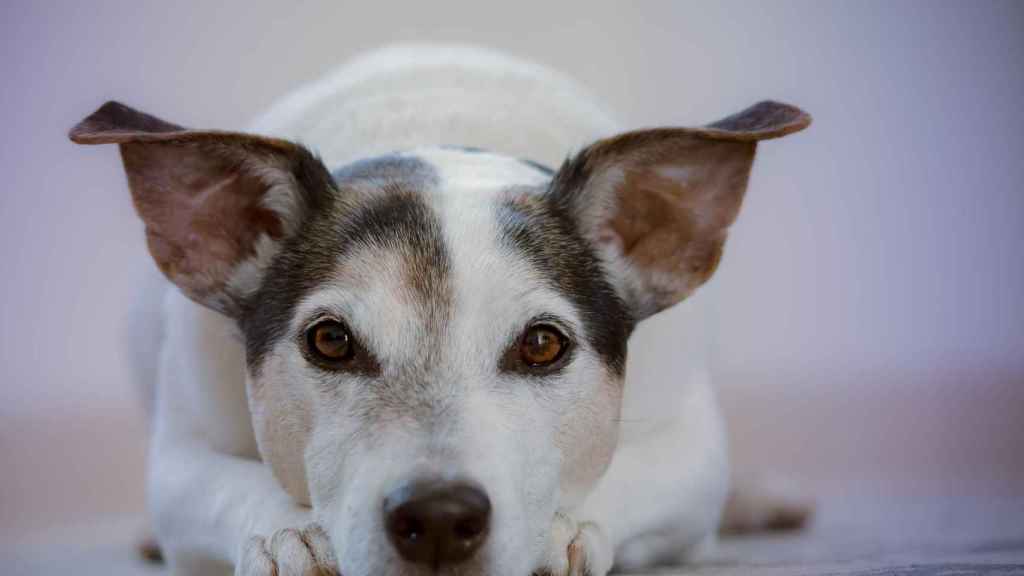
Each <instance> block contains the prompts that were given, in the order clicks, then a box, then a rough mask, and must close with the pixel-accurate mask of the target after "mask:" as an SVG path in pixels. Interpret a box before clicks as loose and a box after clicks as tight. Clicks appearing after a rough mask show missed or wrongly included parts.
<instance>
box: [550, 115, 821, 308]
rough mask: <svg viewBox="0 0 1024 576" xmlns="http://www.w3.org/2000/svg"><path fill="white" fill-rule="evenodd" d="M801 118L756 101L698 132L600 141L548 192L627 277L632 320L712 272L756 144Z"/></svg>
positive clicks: (663, 131) (667, 131)
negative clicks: (620, 265)
mask: <svg viewBox="0 0 1024 576" xmlns="http://www.w3.org/2000/svg"><path fill="white" fill-rule="evenodd" d="M809 123H810V116H808V115H807V114H806V113H804V112H803V111H801V110H800V109H798V108H795V107H793V106H788V105H785V104H779V103H776V102H761V103H759V104H757V105H755V106H752V107H750V108H748V109H747V110H744V111H743V112H740V113H739V114H735V115H733V116H730V117H728V118H725V119H723V120H720V121H718V122H716V123H714V124H711V125H709V126H706V127H702V128H659V129H653V130H640V131H635V132H628V133H625V134H621V135H619V136H616V137H613V138H609V139H606V140H601V141H598V142H596V143H595V144H593V145H592V146H590V147H588V148H586V149H585V150H583V151H582V152H581V153H580V154H579V155H577V156H576V157H575V158H572V159H570V160H569V161H567V162H566V164H565V165H563V166H562V168H561V170H560V171H559V172H558V174H557V175H556V176H555V178H554V180H553V183H552V190H553V192H554V195H555V196H556V197H557V198H559V199H560V202H561V203H562V204H563V205H565V206H568V208H569V210H570V211H571V213H573V214H574V217H575V218H576V220H577V221H578V222H579V223H580V225H581V226H583V228H584V230H583V232H584V234H585V235H586V236H588V237H589V238H591V240H593V241H595V242H596V243H597V244H599V245H605V246H608V245H611V246H613V247H614V250H615V251H617V252H618V257H619V258H621V259H622V260H623V261H624V262H625V264H626V268H627V269H628V272H629V273H630V274H632V275H633V278H631V279H630V280H628V281H626V282H625V283H624V284H622V285H621V286H620V288H621V289H622V290H623V292H624V293H625V295H626V298H627V300H629V304H630V306H631V308H632V311H633V313H634V315H635V316H636V319H638V320H639V319H642V318H644V317H646V316H648V315H650V314H653V313H655V312H657V311H659V310H661V309H663V308H666V307H668V306H671V305H672V304H675V303H676V302H678V301H680V300H682V299H683V298H685V297H686V296H688V295H689V294H690V293H691V292H693V290H695V289H696V288H697V287H699V286H700V285H701V284H703V283H704V282H706V281H707V280H708V279H709V278H710V277H711V275H712V274H713V273H714V271H715V270H716V268H717V267H718V264H719V262H720V260H721V257H722V250H723V247H724V245H725V239H726V233H727V229H728V227H729V226H730V225H731V224H732V223H733V221H734V220H735V219H736V216H737V214H738V213H739V209H740V205H741V204H742V201H743V196H744V193H745V191H746V188H747V181H748V179H749V175H750V168H751V166H752V164H753V160H754V153H755V150H756V145H757V141H758V140H764V139H768V138H777V137H780V136H784V135H786V134H789V133H792V132H796V131H798V130H801V129H803V128H805V127H806V126H807V125H808V124H809Z"/></svg>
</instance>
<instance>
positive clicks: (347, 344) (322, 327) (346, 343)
mask: <svg viewBox="0 0 1024 576" xmlns="http://www.w3.org/2000/svg"><path fill="white" fill-rule="evenodd" d="M306 344H307V346H308V347H309V351H310V353H311V354H313V355H314V356H316V358H317V359H318V360H320V361H322V362H326V363H329V364H334V363H338V362H344V361H346V360H349V359H351V358H352V355H353V352H354V345H353V343H352V335H351V334H349V332H348V329H347V328H345V325H344V324H342V323H341V322H338V321H337V320H322V321H320V322H317V323H316V324H315V325H313V327H312V328H310V329H309V330H307V331H306Z"/></svg>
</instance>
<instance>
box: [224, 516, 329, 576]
mask: <svg viewBox="0 0 1024 576" xmlns="http://www.w3.org/2000/svg"><path fill="white" fill-rule="evenodd" d="M235 576H338V562H337V560H336V559H335V558H334V551H333V550H332V549H331V543H330V541H329V540H328V539H327V535H326V534H324V531H323V530H322V529H321V528H320V526H319V525H317V524H310V525H309V526H307V527H306V528H303V529H298V528H286V529H284V530H278V531H277V532H275V533H274V534H273V535H272V536H270V537H263V536H253V537H251V538H249V540H248V541H247V542H246V543H245V545H244V546H243V548H242V556H241V558H240V559H239V562H238V565H237V566H236V567H235Z"/></svg>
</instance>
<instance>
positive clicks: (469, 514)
mask: <svg viewBox="0 0 1024 576" xmlns="http://www.w3.org/2000/svg"><path fill="white" fill-rule="evenodd" d="M490 520H491V500H490V498H488V497H487V494H486V493H485V492H484V491H483V490H481V489H480V488H478V487H476V486H475V485H473V484H470V483H468V482H439V481H434V482H430V481H417V482H413V483H410V484H407V485H405V486H403V487H401V488H399V489H398V490H395V491H394V492H392V493H391V494H390V495H389V496H388V497H387V498H385V499H384V525H385V527H386V530H387V533H388V539H389V540H390V541H391V544H392V545H393V546H394V547H395V549H396V550H398V553H399V554H400V555H401V556H402V558H404V559H406V560H407V561H409V562H414V563H417V564H423V565H429V566H431V567H432V568H434V569H437V568H439V567H441V566H450V565H453V564H458V563H460V562H463V561H465V560H468V559H469V558H471V557H472V556H473V554H474V553H476V551H477V550H478V549H479V548H480V546H481V545H482V544H483V543H484V541H485V540H486V539H487V533H488V530H489V528H490Z"/></svg>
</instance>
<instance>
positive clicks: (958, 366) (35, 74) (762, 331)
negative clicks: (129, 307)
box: [0, 0, 1024, 522]
mask: <svg viewBox="0 0 1024 576" xmlns="http://www.w3.org/2000/svg"><path fill="white" fill-rule="evenodd" d="M0 22H2V24H0V26H2V27H3V30H2V31H0V32H2V33H0V70H2V75H0V78H2V79H3V80H2V82H0V86H2V87H0V115H2V120H3V121H2V125H0V126H2V130H3V136H2V152H0V168H2V173H3V175H4V178H5V182H6V184H5V190H4V191H3V193H2V194H0V217H2V225H0V263H2V264H0V266H2V268H0V269H2V270H3V272H2V273H0V274H2V275H0V278H2V284H0V292H2V296H3V297H2V298H0V450H2V451H3V453H2V454H0V456H2V457H4V458H7V459H8V460H10V459H12V458H20V459H22V461H21V462H20V463H21V466H18V467H17V469H18V470H19V472H16V473H15V474H14V476H9V477H7V478H5V479H4V480H0V506H2V507H3V508H0V512H3V511H4V510H6V512H7V514H0V516H5V519H11V521H12V522H13V521H15V520H17V519H21V520H24V519H25V518H28V517H29V516H35V517H39V516H40V514H30V511H32V510H34V508H32V507H33V506H35V504H34V503H32V502H31V500H32V499H31V498H28V497H26V494H29V493H30V491H31V490H32V489H33V488H35V489H38V488H39V486H40V484H39V481H37V480H38V477H39V476H40V475H44V474H46V473H47V472H48V471H49V470H51V468H54V467H53V466H51V464H52V462H51V460H52V459H54V458H64V457H65V455H66V454H65V453H68V454H70V455H71V456H73V455H74V453H76V450H77V449H71V448H69V447H72V446H77V445H78V444H75V442H76V441H77V442H79V444H81V443H82V442H85V441H90V442H91V441H93V440H96V441H102V442H106V441H109V442H112V443H111V444H107V445H108V446H112V448H110V449H109V450H110V451H113V452H111V454H113V455H112V456H109V458H108V460H109V465H110V466H114V467H116V466H119V465H120V466H123V467H124V469H125V470H128V472H124V473H123V474H126V475H127V476H125V475H122V476H121V478H122V480H123V481H126V482H129V483H130V484H132V486H135V485H137V484H138V478H139V475H138V474H135V473H134V472H131V471H133V470H136V469H137V465H136V464H135V462H134V460H133V459H137V458H138V456H139V454H140V453H141V446H142V442H143V440H142V439H141V436H142V433H141V432H140V431H141V429H142V428H141V426H140V425H139V424H138V411H137V410H136V409H135V405H134V404H133V397H134V393H133V389H132V386H131V385H130V383H129V382H128V381H127V374H126V370H125V367H124V357H123V355H124V353H123V351H122V347H121V345H120V343H119V342H118V338H119V333H118V329H119V324H120V323H121V321H122V320H123V317H124V315H125V312H124V310H125V305H126V302H128V301H130V300H131V298H132V295H133V286H132V282H131V275H130V274H129V273H128V271H130V270H131V268H132V266H131V262H133V261H136V260H140V259H142V258H145V253H144V249H143V246H142V240H141V237H140V229H139V225H138V224H137V222H136V220H135V217H134V215H133V213H132V211H131V207H130V204H129V201H128V197H127V193H126V191H125V188H124V182H123V175H122V173H121V171H120V170H121V169H120V166H119V163H118V161H117V159H116V154H115V153H114V151H113V150H111V149H104V148H80V147H74V146H72V145H71V144H70V143H68V142H67V141H66V139H65V136H64V135H65V133H66V131H67V129H68V128H69V127H70V126H72V125H73V124H74V123H75V122H76V121H77V120H79V119H80V118H81V117H82V116H83V115H85V114H87V113H89V112H91V111H92V110H93V109H94V108H95V107H96V106H97V105H98V104H100V103H101V102H102V101H104V100H106V99H108V98H117V99H120V100H123V101H125V102H127V103H130V104H132V105H134V106H137V107H139V108H142V109H144V110H147V111H152V112H153V113H156V114H158V115H160V116H163V117H165V118H168V119H170V120H173V121H177V122H181V123H185V124H188V125H193V126H201V127H220V128H239V127H241V126H243V125H244V124H245V123H246V122H247V121H248V120H249V119H250V118H252V117H253V116H254V115H255V114H256V113H257V112H258V111H260V110H261V109H262V108H263V107H264V106H266V105H267V104H268V103H269V102H270V101H272V100H273V99H274V98H276V97H277V96H279V95H281V94H283V93H284V92H286V91H287V90H288V89H289V87H291V86H294V85H295V84H296V83H298V82H301V81H304V80H308V79H312V78H315V77H316V76H317V75H318V74H319V73H320V72H321V71H323V70H325V69H326V68H328V67H331V66H333V65H334V64H336V63H338V62H339V61H341V60H342V59H344V58H345V57H346V56H348V55H351V54H353V53H355V52H356V51H358V50H360V49H363V48H367V47H371V46H376V45H379V44H382V43H386V42H389V41H394V40H402V41H409V40H444V41H452V40H456V41H469V42H478V43H483V44H488V45H491V46H494V47H497V48H501V49H506V50H510V51H513V52H516V53H518V54H521V55H524V56H528V57H531V58H534V59H537V60H541V61H544V62H547V63H549V64H552V65H554V66H556V67H559V68H562V69H564V70H567V71H569V72H571V73H573V74H575V75H576V76H577V77H579V78H580V79H581V80H583V81H584V82H585V83H586V84H588V85H589V86H590V87H591V88H593V89H594V90H595V91H597V92H598V93H599V94H602V95H603V96H605V97H606V98H607V99H608V100H609V101H610V102H611V103H612V104H613V105H615V107H616V108H618V109H619V110H621V111H623V112H624V115H625V116H626V117H627V118H629V119H631V120H632V121H633V122H634V123H635V124H636V125H637V126H641V125H656V124H694V123H703V122H707V121H711V120H713V119H716V118H718V117H720V116H723V115H726V114H729V113H732V112H734V111H736V110H738V109H740V108H742V107H744V106H746V105H748V104H750V103H753V102H755V101H756V100H759V99H762V98H766V97H770V98H775V99H780V100H784V101H790V102H794V103H797V104H799V105H801V106H802V107H804V108H806V109H807V110H809V111H810V112H811V113H812V114H813V115H814V117H815V124H814V126H813V127H812V128H811V129H810V130H809V131H807V132H805V133H803V134H800V135H798V136H794V137H791V138H787V139H785V140H781V141H778V142H768V143H765V144H764V145H762V147H761V150H760V157H759V159H758V162H757V165H756V168H755V172H754V176H753V180H752V185H751V190H750V195H749V196H748V198H749V200H748V202H747V204H746V206H745V211H744V213H743V214H742V216H741V218H740V221H739V223H738V224H737V226H736V228H735V232H734V234H733V236H732V240H731V241H730V244H729V247H728V250H727V255H726V259H725V262H724V264H723V266H722V268H721V271H720V272H719V274H718V276H717V278H716V279H715V280H714V281H713V289H712V290H710V291H708V293H705V294H701V295H700V296H698V297H700V298H713V299H714V301H715V305H716V306H717V308H718V319H717V321H716V325H715V328H716V330H715V333H714V334H710V335H709V338H711V339H712V340H714V341H715V342H716V344H717V346H716V353H715V354H716V356H715V358H716V367H717V370H718V372H719V374H720V375H721V378H720V382H721V386H722V388H723V392H724V396H725V405H726V408H727V409H728V411H729V413H730V416H731V418H732V426H733V428H734V431H735V434H736V441H737V448H738V451H739V453H740V454H742V455H743V456H744V458H746V459H747V460H748V461H751V462H758V463H761V464H772V465H774V466H775V467H778V468H785V469H789V470H790V471H791V472H793V473H794V474H796V475H798V476H801V477H803V478H804V479H805V481H806V482H808V483H809V484H811V485H812V486H814V487H815V489H817V490H819V491H822V492H828V491H833V492H835V491H844V490H847V489H850V488H851V486H852V487H854V488H856V489H859V490H867V491H877V492H886V491H892V490H896V491H899V490H919V489H927V490H930V491H932V492H938V493H954V492H978V491H981V492H998V493H1012V494H1018V495H1019V494H1024V463H1022V459H1024V458H1022V456H1021V452H1020V449H1019V446H1018V443H1019V441H1020V440H1021V439H1022V438H1024V392H1022V389H1024V350H1022V348H1024V306H1022V305H1021V304H1020V303H1019V301H1018V300H1019V298H1020V296H1021V295H1022V294H1024V257H1022V255H1021V254H1022V248H1021V244H1022V240H1024V232H1022V223H1024V145H1022V143H1021V142H1022V140H1021V136H1022V135H1024V114H1022V113H1021V103H1022V102H1024V75H1022V69H1024V68H1022V65H1021V62H1024V34H1022V31H1024V5H1022V4H1020V3H1013V2H1001V3H990V2H970V3H968V2H959V3H951V2H898V3H888V2H886V3H879V2H855V3H854V2H851V3H825V2H772V3H767V2H749V3H748V2H741V3H735V2H721V3H719V2H715V3H689V2H642V3H640V2H637V3H625V2H622V3H597V2H588V3H578V4H575V5H571V6H570V5H565V4H563V3H557V2H544V3H534V4H531V3H523V2H518V3H509V4H505V5H500V6H499V5H496V4H495V3H482V2H470V1H462V2H455V3H435V2H408V3H393V2H384V1H379V0H378V1H375V2H369V3H367V2H348V3H338V2H320V3H317V2H306V3H301V5H300V4H299V3H274V4H271V3H266V4H259V5H257V4H255V3H248V2H224V3H222V2H217V3H212V2H176V3H155V2H153V3H140V2H127V1H125V2H89V3H85V2H21V3H10V2H8V3H4V5H3V7H2V8H0ZM672 320H673V316H671V315H670V316H667V317H666V318H664V319H661V320H660V321H659V322H658V324H657V325H655V326H652V327H649V328H647V330H650V331H652V332H653V333H661V334H664V335H665V338H671V334H672V328H671V326H672ZM645 356H650V355H645ZM668 356H671V355H670V354H669V355H668ZM659 361H661V362H664V368H665V369H666V370H667V369H671V357H664V356H663V357H662V358H661V360H659ZM83 422H85V423H88V424H81V423H83ZM125 422H127V423H134V424H123V426H122V423H125ZM69 423H79V424H75V425H72V424H69ZM76 426H77V427H76ZM81 430H91V431H92V432H88V433H83V432H81ZM123 430H132V431H133V432H132V436H131V437H128V438H126V435H125V434H123V433H122V432H121V431H123ZM33 442H36V443H39V446H40V448H39V449H38V450H35V449H26V448H24V446H34V444H33ZM58 447H59V448H62V449H63V451H61V450H56V448H58ZM26 450H28V452H26ZM26 453H27V454H28V455H27V456H26ZM48 457H49V458H50V459H51V460H47V458H48ZM48 462H49V463H48ZM104 462H105V463H106V462H107V461H106V460H105V461H104ZM104 465H105V466H106V465H107V464H104ZM83 466H84V465H83ZM5 467H6V466H5ZM55 469H60V466H57V467H56V468H55ZM83 470H87V467H86V468H83ZM97 474H98V473H90V472H87V471H85V472H82V473H81V476H80V477H79V478H60V479H52V478H51V479H50V480H49V482H50V483H44V484H42V485H43V486H45V487H46V490H49V491H51V492H55V494H52V495H51V496H52V498H51V499H56V500H55V501H57V502H60V501H62V500H61V499H62V498H63V499H64V500H67V501H72V500H74V498H72V494H74V493H75V491H76V490H81V489H82V485H83V484H85V485H87V486H88V488H89V490H92V491H93V492H92V494H93V499H92V500H91V501H92V502H94V503H95V506H96V507H97V509H103V506H107V505H108V504H110V503H112V502H117V501H118V496H117V495H110V494H108V493H109V492H110V490H109V489H106V487H107V485H108V483H109V482H108V480H109V479H110V477H111V476H112V474H111V473H110V472H109V471H107V472H104V473H103V474H99V475H97ZM104 474H105V475H104ZM124 478H127V480H124ZM129 493H130V495H131V497H130V498H129V500H131V501H132V502H133V503H136V502H137V501H138V499H139V496H138V490H137V489H133V491H130V492H129ZM123 494H124V493H122V494H121V496H122V497H123ZM133 505H134V504H133ZM54 506H56V504H54ZM54 514H56V512H54ZM41 516H42V517H47V516H46V515H45V514H42V515H41ZM21 520H18V521H21Z"/></svg>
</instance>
